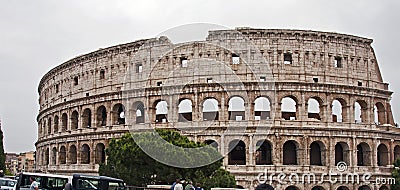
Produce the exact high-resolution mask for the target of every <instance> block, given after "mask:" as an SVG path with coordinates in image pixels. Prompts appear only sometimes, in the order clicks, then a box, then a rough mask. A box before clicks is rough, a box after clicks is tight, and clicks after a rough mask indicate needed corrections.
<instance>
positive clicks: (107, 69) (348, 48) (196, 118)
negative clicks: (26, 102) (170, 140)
mask: <svg viewBox="0 0 400 190" xmlns="http://www.w3.org/2000/svg"><path fill="white" fill-rule="evenodd" d="M371 43H372V40H370V39H365V38H361V37H356V36H350V35H344V34H336V33H327V32H315V31H301V30H264V29H250V28H238V29H237V30H226V31H210V32H209V36H208V37H207V39H206V40H205V41H198V42H187V43H182V44H172V43H171V42H170V41H169V40H168V39H167V38H166V37H160V38H154V39H148V40H140V41H137V42H132V43H128V44H122V45H118V46H113V47H110V48H106V49H101V50H98V51H95V52H92V53H89V54H86V55H82V56H78V57H76V58H74V59H72V60H70V61H67V62H66V63H63V64H61V65H60V66H58V67H56V68H54V69H52V70H51V71H50V72H49V73H47V74H46V75H45V76H44V77H43V78H42V80H41V82H40V85H39V89H38V91H39V94H40V98H39V104H40V113H39V115H38V118H37V119H38V132H39V133H38V141H37V143H36V148H37V152H38V153H37V155H38V163H37V168H38V169H39V170H42V171H46V172H54V173H93V174H94V173H97V169H98V163H99V162H102V161H104V160H102V157H103V156H104V149H99V148H96V146H98V145H99V146H104V147H107V143H108V140H109V139H110V138H113V137H120V136H121V135H122V134H124V133H125V132H128V131H129V129H142V128H143V129H149V128H152V127H157V128H172V129H180V130H181V132H182V133H183V134H185V135H187V136H189V137H190V138H191V139H193V140H196V141H201V142H211V141H215V142H216V143H217V144H218V147H217V148H218V150H219V152H221V154H222V155H226V156H225V158H224V167H225V168H226V169H228V170H229V171H231V172H232V173H233V174H234V175H235V176H236V179H237V181H238V184H239V185H241V186H243V187H246V188H254V187H255V186H256V185H257V184H258V182H257V175H258V174H259V173H262V172H264V171H265V170H268V172H272V173H279V172H284V173H291V172H295V173H298V174H306V173H310V172H315V173H323V172H329V171H330V170H334V169H336V160H335V156H337V155H336V154H337V151H336V149H335V146H336V145H337V144H343V146H344V147H346V148H345V149H346V150H343V152H345V153H344V154H346V155H347V156H346V158H345V161H346V163H347V164H348V166H349V169H348V172H359V173H365V172H370V173H372V174H373V179H375V178H377V177H389V176H390V167H391V163H393V161H394V159H395V158H397V157H398V156H400V152H397V150H398V151H400V140H399V139H398V135H399V134H400V130H398V129H397V128H395V127H394V126H393V125H394V123H393V116H392V113H391V110H390V109H391V108H390V96H391V94H392V92H390V91H388V84H386V83H384V82H383V81H382V77H381V74H380V71H379V66H378V63H377V60H376V57H375V55H374V50H373V48H372V47H371ZM235 56H238V57H239V61H238V62H235V61H234V59H235V58H233V57H235ZM285 56H289V57H290V63H288V62H286V64H285V60H286V58H285ZM335 59H336V60H337V61H336V63H335ZM182 60H187V63H186V64H187V65H185V66H183V63H182ZM338 62H339V63H338ZM139 66H141V68H140V69H139ZM139 70H140V71H139ZM233 97H240V98H242V100H243V101H244V104H243V105H244V110H243V117H242V120H241V121H234V120H231V119H230V115H231V114H233V115H234V116H235V114H239V115H240V114H241V113H242V112H235V113H231V112H230V111H231V110H229V108H228V107H229V102H230V100H232V98H233ZM260 97H265V98H267V99H268V102H269V104H270V110H268V112H269V116H268V117H267V118H263V119H261V120H260V118H259V117H258V113H257V111H259V110H256V103H255V102H256V100H257V98H260ZM287 97H289V98H291V99H292V100H293V101H294V102H295V109H296V111H295V112H293V113H290V112H286V111H283V109H284V108H282V107H283V106H282V103H283V102H282V100H283V99H284V98H287ZM184 99H188V100H190V102H191V103H192V111H191V121H187V122H179V117H180V116H179V104H180V102H181V101H182V100H184ZM208 99H215V100H216V101H217V102H218V120H217V121H205V120H204V117H206V116H205V115H206V114H204V113H203V109H204V102H205V101H206V100H208ZM310 99H314V100H316V101H317V102H318V104H319V105H318V108H319V113H313V114H314V115H313V114H311V115H310V113H311V112H310V113H309V111H308V106H309V100H310ZM334 100H337V101H338V102H340V104H341V106H342V114H341V116H342V119H341V120H340V121H339V120H338V119H336V118H337V117H339V116H337V115H336V116H334V114H336V113H333V109H332V105H333V102H334ZM160 101H165V102H166V103H167V105H168V112H167V116H166V118H167V122H164V123H163V122H160V121H157V122H156V120H158V118H157V117H156V105H157V103H158V102H160ZM356 102H357V103H358V104H359V105H360V107H361V109H360V112H361V119H359V120H358V119H357V118H356V115H357V111H356V109H357V108H356V106H355V104H356ZM120 105H122V106H123V109H124V111H123V112H124V114H125V116H124V120H125V122H121V121H120V120H119V119H118V118H119V114H120V112H119V111H118V108H119V106H120ZM138 105H141V106H142V109H143V112H144V113H143V115H144V118H143V122H142V121H139V119H138V117H136V116H137V115H136V112H137V110H138V109H139V107H140V106H138ZM102 106H104V108H105V110H106V111H105V112H104V113H105V114H106V118H103V115H104V114H103V113H102V111H101V109H102V108H101V107H102ZM85 110H86V111H87V110H90V112H85ZM282 112H283V113H282ZM87 113H89V114H87ZM74 114H75V115H74ZM315 114H317V115H318V118H316V117H314V116H315ZM63 115H64V117H65V116H66V119H65V118H64V119H63ZM89 115H90V116H89ZM287 116H288V117H287ZM289 116H290V117H291V118H290V119H288V118H289ZM231 117H232V116H231ZM88 118H90V119H88ZM63 120H64V121H63ZM356 120H357V121H356ZM65 121H66V122H65ZM63 123H66V125H65V124H63ZM188 126H189V127H188ZM202 128H207V129H206V130H200V129H202ZM228 129H229V130H228ZM235 140H240V141H242V142H243V143H244V145H245V147H244V148H245V159H244V164H229V162H230V156H231V155H229V154H228V152H229V146H228V145H229V144H230V143H231V142H233V141H235ZM261 140H264V141H266V142H268V143H269V144H270V146H271V148H272V161H271V163H269V164H259V163H257V161H256V160H257V159H258V156H259V153H258V151H257V150H258V148H259V144H258V143H261ZM288 141H291V142H294V144H295V145H296V157H297V160H296V161H297V163H296V164H295V165H293V164H290V165H288V164H285V163H284V158H283V157H284V155H285V154H286V151H285V150H284V147H283V146H284V144H285V143H286V142H288ZM313 142H316V143H318V144H319V147H320V149H321V150H320V155H319V156H320V157H321V158H320V160H321V162H322V163H321V164H320V165H313V164H310V160H311V158H310V157H313V156H314V153H312V152H313V151H312V150H311V148H310V147H311V145H312V143H313ZM361 144H366V145H367V146H364V147H365V149H368V151H365V152H366V153H365V154H366V156H365V155H364V156H363V157H364V159H363V161H364V162H367V163H364V164H362V166H361V165H360V164H358V163H357V162H358V158H357V155H358V152H359V151H357V146H358V145H360V146H361ZM84 145H87V146H85V147H89V150H87V149H83V146H84ZM379 145H382V146H383V145H385V147H386V148H387V151H384V152H382V151H380V152H378V146H379ZM72 146H75V147H76V149H77V151H76V153H73V152H74V151H72V153H71V147H72ZM62 147H64V148H62ZM87 155H89V157H90V158H89V159H87V157H88V156H87ZM312 155H313V156H312ZM75 157H76V163H75V161H74V159H75ZM378 157H379V160H378ZM71 159H72V160H71ZM383 159H384V161H385V163H384V164H382V162H383V161H382V160H383ZM64 160H65V163H64ZM84 160H85V161H84ZM87 160H88V162H87ZM378 161H379V163H378ZM359 165H360V166H359ZM364 165H365V166H364ZM342 185H343V186H346V187H347V188H349V189H357V188H358V187H359V186H361V185H353V184H351V185H350V184H342ZM273 186H274V187H275V188H276V189H285V188H286V187H287V186H289V185H282V184H278V183H277V182H276V181H274V182H273ZM295 186H296V187H297V188H299V189H312V188H313V187H314V186H316V185H315V184H312V185H295ZM320 186H321V187H323V188H324V189H337V188H338V187H339V186H341V185H336V184H330V183H328V182H327V181H324V183H322V184H321V185H320ZM379 187H380V186H379V185H375V186H373V185H370V188H371V189H378V188H379Z"/></svg>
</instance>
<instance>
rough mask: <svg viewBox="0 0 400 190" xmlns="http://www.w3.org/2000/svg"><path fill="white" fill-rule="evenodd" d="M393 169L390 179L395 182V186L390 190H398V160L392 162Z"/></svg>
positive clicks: (399, 185) (399, 164) (399, 168)
mask: <svg viewBox="0 0 400 190" xmlns="http://www.w3.org/2000/svg"><path fill="white" fill-rule="evenodd" d="M393 165H394V168H393V170H392V177H393V178H394V179H395V180H396V183H395V184H392V185H391V186H392V189H400V159H397V160H396V161H394V164H393Z"/></svg>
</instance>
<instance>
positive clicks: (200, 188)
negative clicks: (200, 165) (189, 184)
mask: <svg viewBox="0 0 400 190" xmlns="http://www.w3.org/2000/svg"><path fill="white" fill-rule="evenodd" d="M194 189H195V190H204V189H203V188H202V187H200V183H196V187H195V188H194Z"/></svg>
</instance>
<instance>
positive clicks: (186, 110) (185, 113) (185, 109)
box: [178, 99, 192, 122]
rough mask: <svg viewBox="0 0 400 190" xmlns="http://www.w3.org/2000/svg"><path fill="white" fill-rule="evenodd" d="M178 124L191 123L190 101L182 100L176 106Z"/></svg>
mask: <svg viewBox="0 0 400 190" xmlns="http://www.w3.org/2000/svg"><path fill="white" fill-rule="evenodd" d="M178 114H179V116H178V122H187V121H192V101H191V100H189V99H184V100H182V101H181V102H180V103H179V105H178Z"/></svg>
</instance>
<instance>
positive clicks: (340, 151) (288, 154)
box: [205, 139, 400, 166]
mask: <svg viewBox="0 0 400 190" xmlns="http://www.w3.org/2000/svg"><path fill="white" fill-rule="evenodd" d="M205 143H206V144H209V145H212V146H214V147H215V148H217V147H218V143H217V142H215V141H214V140H207V141H206V142H205ZM281 148H282V149H281V150H282V152H281V154H282V156H283V157H282V164H283V165H299V164H300V163H299V150H300V145H299V143H298V142H297V141H295V140H288V141H286V142H285V143H284V144H283V146H282V147H281ZM356 148H357V150H356V152H357V155H355V156H356V157H357V162H356V163H354V165H357V166H371V165H372V161H371V160H372V155H373V154H372V153H373V150H372V149H371V148H370V146H369V145H368V144H367V143H365V142H361V143H359V144H358V145H357V147H356ZM255 150H256V152H255V164H256V165H273V164H274V163H273V160H274V159H273V155H277V154H280V153H278V152H274V150H279V149H277V148H275V149H274V147H273V146H272V143H271V142H270V141H268V140H259V141H258V142H257V143H256V149H255ZM308 150H309V155H310V156H309V164H310V165H315V166H326V165H328V164H329V163H327V161H326V160H327V159H326V158H327V155H326V154H327V148H326V146H325V144H324V143H323V142H321V141H314V142H312V143H311V144H310V145H309V147H308ZM246 152H247V151H246V144H245V142H243V141H242V140H238V139H235V140H232V141H231V142H229V154H228V165H246ZM350 154H351V152H350V148H349V145H348V144H347V143H346V142H338V143H336V145H335V149H334V153H332V154H331V155H333V157H334V160H335V165H336V164H338V163H339V162H345V163H346V164H347V165H348V166H350V158H351V157H352V155H350ZM393 154H394V159H398V158H400V145H396V146H395V147H394V150H393ZM389 155H390V151H389V149H388V147H387V146H386V145H385V144H383V143H381V144H379V146H378V147H377V150H376V161H377V163H376V164H377V166H387V165H390V156H389Z"/></svg>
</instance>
